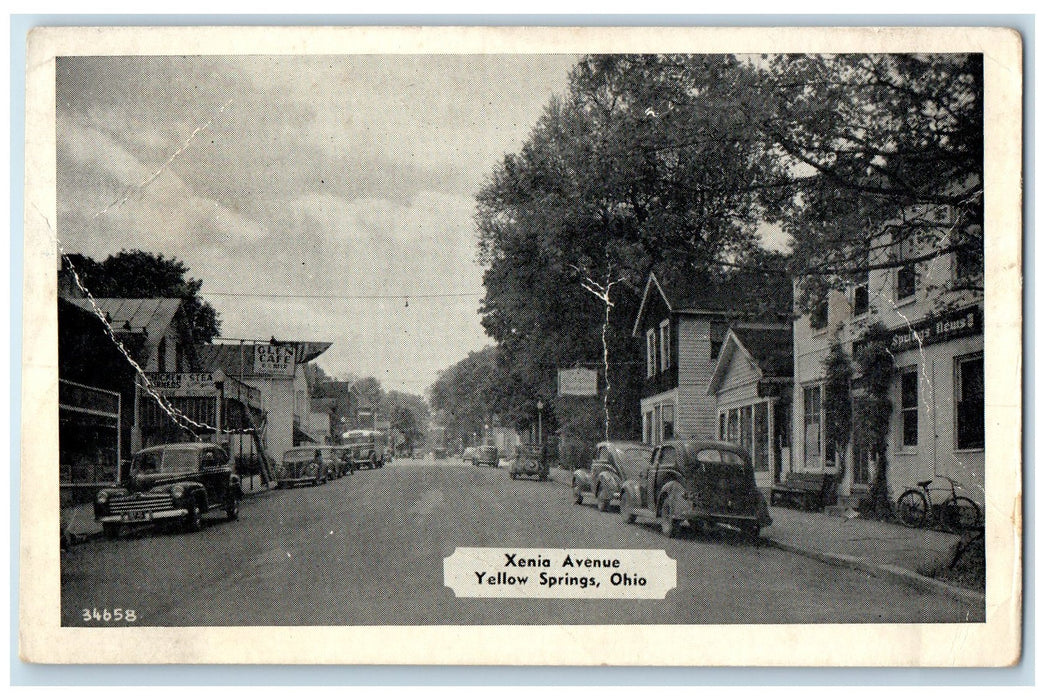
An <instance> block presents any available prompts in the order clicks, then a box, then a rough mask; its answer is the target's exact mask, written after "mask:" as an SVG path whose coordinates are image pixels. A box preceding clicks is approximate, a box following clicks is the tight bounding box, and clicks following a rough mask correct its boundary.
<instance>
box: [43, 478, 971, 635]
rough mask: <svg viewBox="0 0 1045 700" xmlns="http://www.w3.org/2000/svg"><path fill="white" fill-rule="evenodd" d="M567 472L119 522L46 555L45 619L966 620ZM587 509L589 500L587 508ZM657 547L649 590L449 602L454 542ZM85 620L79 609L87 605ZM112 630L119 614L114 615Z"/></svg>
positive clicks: (267, 499) (368, 489) (362, 486)
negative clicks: (658, 590) (624, 498)
mask: <svg viewBox="0 0 1045 700" xmlns="http://www.w3.org/2000/svg"><path fill="white" fill-rule="evenodd" d="M568 479H569V475H568V474H567V473H565V472H562V471H553V480H552V481H551V482H533V481H525V480H523V481H512V480H511V479H509V477H508V474H507V473H506V472H505V471H503V470H499V469H490V468H477V467H473V466H471V465H470V464H464V463H462V462H461V461H459V460H437V461H428V460H409V459H401V460H397V461H395V462H394V463H392V464H390V465H388V466H386V467H384V468H383V469H379V470H373V471H359V472H356V473H355V474H352V475H349V476H346V477H344V478H342V479H339V480H337V481H333V482H331V483H327V484H325V485H321V486H318V487H301V488H296V489H293V490H279V491H272V492H266V493H261V494H258V495H256V496H254V497H248V498H246V499H244V501H243V504H242V507H241V510H240V518H239V520H238V521H235V522H225V521H224V517H223V514H220V513H212V514H210V515H208V517H207V518H205V519H204V527H203V529H202V531H200V532H197V533H186V532H182V531H181V530H180V529H179V528H177V527H168V528H161V527H157V528H150V527H144V528H140V529H137V530H124V532H123V534H121V535H120V537H119V538H118V539H116V540H114V541H108V540H105V539H102V538H98V539H95V540H92V541H89V542H86V543H84V544H81V545H79V546H76V547H73V548H72V549H71V550H69V551H67V552H64V553H63V554H62V557H63V559H62V567H61V571H62V625H63V626H77V625H90V626H97V625H113V624H116V623H113V622H101V621H95V620H94V619H92V620H90V621H85V620H84V617H85V615H84V611H85V610H88V611H93V610H114V609H117V608H119V609H121V610H133V611H134V616H133V617H134V622H133V623H130V624H132V625H137V626H193V625H426V624H472V625H492V624H606V623H623V624H668V623H683V624H712V623H746V624H758V623H816V622H821V623H874V622H894V623H896V622H966V621H982V619H983V613H982V610H980V609H978V608H977V607H974V606H972V605H968V604H963V603H960V602H958V601H955V600H952V599H951V598H949V597H946V596H941V595H933V594H930V593H925V592H922V591H919V590H916V589H914V588H911V587H908V586H905V585H903V584H901V583H898V582H895V581H892V580H889V579H884V578H875V577H873V576H870V575H868V574H866V573H861V572H858V571H852V570H849V569H844V568H838V567H832V566H829V565H826V564H822V563H820V562H817V561H814V560H811V559H808V558H805V557H802V556H798V555H795V554H791V553H787V552H784V551H781V550H778V549H775V548H773V547H771V546H767V545H765V544H763V545H761V546H759V545H756V544H754V543H751V542H748V541H745V540H743V539H741V538H740V537H739V536H738V535H736V534H735V533H732V532H731V531H728V530H724V529H723V530H718V531H714V532H710V533H701V534H690V533H687V534H685V535H684V536H683V537H682V538H681V539H675V540H669V539H667V538H666V537H664V536H663V535H661V534H660V533H659V532H658V531H657V530H656V529H655V528H654V527H653V526H650V525H641V524H639V525H626V524H625V523H623V522H622V521H621V519H620V516H619V515H618V514H617V513H616V512H611V513H600V512H598V511H597V510H596V509H595V508H594V507H592V506H591V505H584V506H576V505H573V504H572V502H571V500H570V492H569V481H568ZM589 503H590V501H589ZM457 546H461V547H508V548H510V547H520V548H521V547H549V548H551V547H561V548H567V547H575V548H579V547H583V548H621V549H663V550H666V551H667V553H668V555H669V556H670V557H672V558H673V559H675V560H676V561H677V562H678V585H677V587H676V588H675V589H673V590H671V591H670V592H669V593H668V594H667V597H666V598H665V599H663V600H628V601H622V600H538V599H479V598H468V599H457V598H455V597H454V594H453V592H452V591H451V590H450V589H448V588H445V587H444V586H443V558H444V557H447V556H449V555H450V554H452V553H453V551H454V549H455V547H457ZM87 616H88V617H90V615H87ZM119 624H128V623H126V622H122V623H119Z"/></svg>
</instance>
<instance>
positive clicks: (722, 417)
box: [718, 413, 726, 440]
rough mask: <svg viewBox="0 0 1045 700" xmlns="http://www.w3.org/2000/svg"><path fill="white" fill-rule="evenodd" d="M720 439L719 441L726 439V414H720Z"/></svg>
mask: <svg viewBox="0 0 1045 700" xmlns="http://www.w3.org/2000/svg"><path fill="white" fill-rule="evenodd" d="M718 439H719V440H725V439H726V414H725V413H720V414H718Z"/></svg>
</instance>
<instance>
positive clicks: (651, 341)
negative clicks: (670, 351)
mask: <svg viewBox="0 0 1045 700" xmlns="http://www.w3.org/2000/svg"><path fill="white" fill-rule="evenodd" d="M656 373H657V334H656V333H655V332H654V331H653V329H652V328H650V329H649V330H648V331H646V376H647V377H652V376H653V375H654V374H656Z"/></svg>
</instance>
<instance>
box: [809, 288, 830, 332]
mask: <svg viewBox="0 0 1045 700" xmlns="http://www.w3.org/2000/svg"><path fill="white" fill-rule="evenodd" d="M809 327H810V328H812V329H813V330H814V331H819V330H823V329H824V328H827V296H824V298H823V299H821V300H819V301H818V302H816V304H815V305H814V306H813V308H811V309H810V310H809Z"/></svg>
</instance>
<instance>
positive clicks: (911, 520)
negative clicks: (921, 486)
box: [896, 489, 929, 527]
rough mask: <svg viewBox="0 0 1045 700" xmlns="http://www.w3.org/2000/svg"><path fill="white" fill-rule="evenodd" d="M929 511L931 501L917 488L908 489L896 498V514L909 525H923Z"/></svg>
mask: <svg viewBox="0 0 1045 700" xmlns="http://www.w3.org/2000/svg"><path fill="white" fill-rule="evenodd" d="M928 512H929V502H928V501H926V500H925V495H924V494H923V493H922V492H921V491H918V490H916V489H908V490H907V491H904V492H903V495H902V496H900V498H898V499H897V500H896V516H897V517H898V518H899V519H900V522H901V523H903V524H904V525H906V526H907V527H921V526H922V525H924V524H925V518H926V515H927V514H928Z"/></svg>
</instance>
